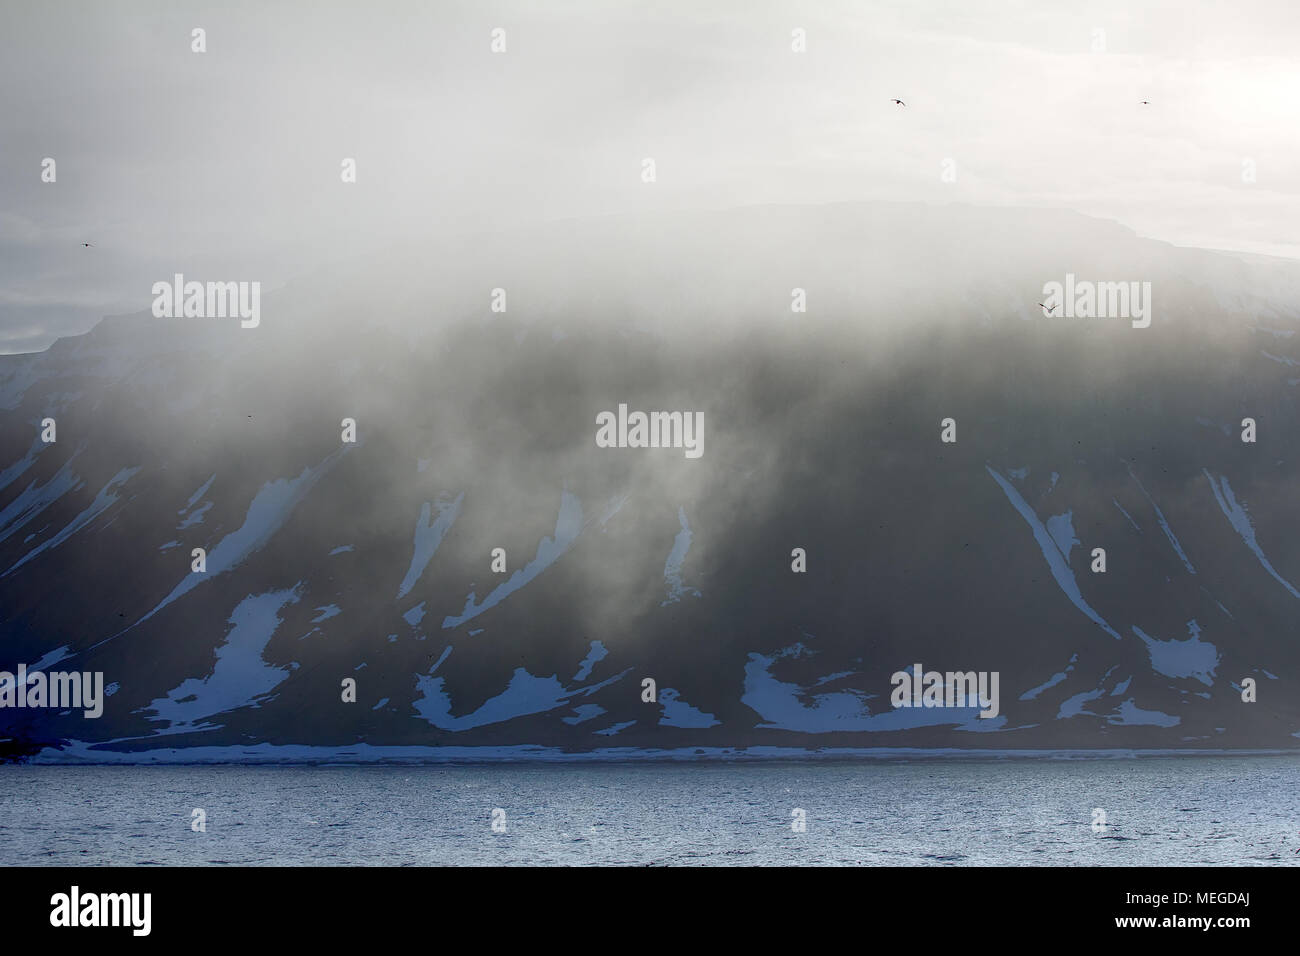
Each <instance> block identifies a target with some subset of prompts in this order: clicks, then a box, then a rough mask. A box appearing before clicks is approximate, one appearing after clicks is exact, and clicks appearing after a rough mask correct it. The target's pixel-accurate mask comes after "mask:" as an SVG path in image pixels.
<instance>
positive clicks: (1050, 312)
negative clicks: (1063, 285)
mask: <svg viewBox="0 0 1300 956" xmlns="http://www.w3.org/2000/svg"><path fill="white" fill-rule="evenodd" d="M1038 304H1039V305H1040V306H1042V308H1043V311H1044V312H1046V313H1047V314H1048V315H1051V314H1052V313H1053V312H1055V311H1056V306H1052V307H1051V308H1050V309H1049V308H1048V307H1047V306H1045V305H1043V303H1041V302H1040V303H1038Z"/></svg>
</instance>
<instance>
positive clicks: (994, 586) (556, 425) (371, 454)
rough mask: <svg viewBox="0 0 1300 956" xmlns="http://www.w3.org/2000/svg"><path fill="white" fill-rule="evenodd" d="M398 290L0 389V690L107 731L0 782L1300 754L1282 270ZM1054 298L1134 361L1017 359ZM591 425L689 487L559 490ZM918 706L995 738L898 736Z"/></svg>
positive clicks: (799, 220)
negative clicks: (800, 759) (1050, 289)
mask: <svg viewBox="0 0 1300 956" xmlns="http://www.w3.org/2000/svg"><path fill="white" fill-rule="evenodd" d="M402 255H403V256H404V257H405V258H403V259H400V260H399V259H396V258H394V259H389V260H384V261H382V262H359V263H355V264H353V266H352V267H350V268H349V269H347V270H338V271H336V272H334V273H331V274H328V275H323V276H319V277H314V278H313V279H312V280H311V281H303V282H300V283H297V284H294V285H291V286H290V287H288V288H286V289H284V290H280V291H276V292H270V291H268V292H266V293H264V296H263V302H262V323H261V326H260V327H259V328H257V329H241V328H240V327H239V323H238V320H233V319H155V318H153V317H152V316H151V315H149V314H148V313H147V312H146V313H143V314H141V315H136V316H128V317H120V318H114V319H109V320H106V321H105V322H103V323H102V324H101V325H100V326H99V327H97V328H96V329H95V330H93V331H92V332H90V333H88V334H87V335H84V336H80V337H78V338H75V339H65V340H62V341H60V342H58V343H57V344H56V345H54V346H53V347H52V348H51V349H49V350H48V351H47V352H44V353H40V354H37V355H31V356H17V357H11V358H8V359H5V360H4V361H3V364H2V365H0V375H3V376H4V378H3V379H0V407H3V409H4V411H3V415H4V429H3V438H2V444H0V469H3V470H0V607H3V609H4V613H3V649H2V651H0V655H2V656H0V666H3V667H4V668H6V669H10V670H12V669H13V668H14V667H15V666H16V665H17V664H18V663H19V662H24V663H26V664H28V665H31V664H33V663H35V662H36V661H38V660H41V659H42V658H46V659H47V660H53V659H54V658H56V657H57V654H56V653H54V652H57V651H59V650H60V649H62V651H63V653H64V655H65V656H63V657H62V659H59V660H54V662H53V663H50V664H49V665H48V666H49V668H50V669H51V670H74V669H75V670H82V671H103V673H104V681H105V683H106V684H109V685H116V686H115V687H114V688H113V693H112V695H111V696H110V697H108V698H107V700H106V703H105V708H104V715H103V717H102V718H100V719H99V720H86V719H84V718H82V717H81V716H80V712H79V711H74V712H73V713H72V714H71V715H66V716H61V715H59V714H58V713H57V712H53V711H48V710H47V711H40V710H31V709H28V710H17V709H6V710H0V727H3V736H5V737H7V738H10V741H9V742H8V743H7V744H6V745H5V746H7V748H8V749H9V751H11V752H13V753H24V752H26V753H31V752H34V751H38V750H40V749H41V748H43V747H51V746H52V747H60V746H65V747H67V749H66V751H65V753H68V754H73V753H75V754H77V755H79V756H82V757H85V756H94V755H95V754H96V753H99V754H100V755H104V754H106V753H109V752H112V753H120V752H139V751H145V750H152V749H156V748H191V747H231V748H235V749H234V750H232V751H231V753H232V754H233V755H234V756H236V757H237V756H238V753H239V748H246V747H250V746H254V745H257V744H266V743H269V744H274V745H306V746H314V747H320V748H333V749H335V750H339V751H348V750H349V748H355V747H356V745H358V744H362V743H364V744H369V745H372V746H373V747H384V746H425V747H442V746H449V745H450V746H458V747H459V746H472V747H518V746H523V745H534V746H542V747H550V748H560V749H563V750H568V751H589V750H596V749H601V748H610V747H626V748H643V749H678V748H692V749H693V748H706V749H711V748H746V747H748V748H753V747H758V746H778V747H794V748H861V747H943V748H948V747H960V748H1034V749H1036V748H1116V747H1123V748H1129V747H1132V748H1179V747H1188V748H1198V749H1199V748H1293V747H1296V746H1297V745H1298V742H1300V738H1297V736H1296V734H1297V733H1300V695H1297V683H1296V677H1297V673H1300V651H1298V650H1297V646H1298V645H1297V641H1296V638H1297V636H1298V635H1297V622H1298V621H1300V544H1297V540H1296V536H1295V534H1294V533H1293V531H1294V524H1293V522H1294V515H1295V514H1296V492H1295V489H1296V487H1297V481H1296V473H1295V459H1294V455H1293V449H1294V448H1296V447H1297V441H1298V440H1300V428H1298V426H1297V416H1296V396H1297V388H1300V385H1298V384H1297V383H1300V346H1298V345H1297V339H1296V338H1295V337H1294V336H1293V335H1292V334H1291V333H1292V331H1293V330H1294V329H1296V328H1297V321H1296V303H1297V301H1300V300H1298V299H1297V291H1296V290H1297V289H1298V288H1300V270H1297V269H1296V268H1295V267H1294V266H1292V265H1290V264H1286V263H1271V262H1268V261H1265V260H1247V259H1245V258H1243V257H1239V256H1234V255H1229V254H1217V253H1207V252H1201V251H1195V250H1183V249H1177V248H1174V247H1171V246H1168V245H1165V244H1163V243H1157V242H1152V241H1149V240H1142V239H1138V238H1137V237H1135V236H1134V235H1133V234H1131V233H1129V232H1127V231H1125V230H1122V229H1120V228H1119V227H1117V226H1114V225H1113V224H1108V223H1103V222H1098V221H1095V220H1090V219H1086V218H1083V217H1079V216H1075V215H1072V214H1063V213H1045V212H1025V211H1017V210H988V209H982V210H981V209H972V208H965V207H930V206H905V205H901V204H871V205H844V206H829V207H807V208H777V207H761V208H752V209H742V210H733V211H729V212H722V213H713V214H707V215H681V216H671V215H665V216H663V217H660V218H651V219H644V218H638V219H631V218H619V217H614V218H610V219H605V220H598V221H592V222H573V223H560V224H554V225H551V226H548V227H545V228H537V229H533V230H529V231H521V232H520V233H518V234H513V235H493V236H480V237H473V238H471V239H469V240H467V241H466V242H465V243H463V244H461V245H459V246H455V247H450V246H448V247H437V248H429V249H422V250H418V251H416V252H410V251H406V250H404V251H403V252H402ZM1067 273H1072V274H1074V275H1075V276H1077V277H1078V278H1079V279H1081V280H1095V281H1129V280H1139V281H1149V282H1151V284H1152V290H1153V291H1152V294H1153V303H1154V309H1153V321H1152V323H1151V326H1150V327H1149V328H1146V329H1135V328H1133V327H1132V325H1131V323H1130V321H1129V320H1127V319H1125V318H1097V319H1065V318H1057V317H1043V316H1042V314H1041V310H1040V309H1039V308H1038V307H1037V306H1036V305H1035V303H1036V302H1038V301H1041V300H1042V298H1043V294H1042V289H1043V284H1044V283H1046V282H1050V281H1062V280H1063V279H1064V277H1065V275H1066V274H1067ZM160 278H161V277H160ZM195 278H200V279H202V278H221V279H255V278H256V277H195ZM796 287H798V288H803V289H805V290H806V291H807V302H808V311H807V313H804V314H792V313H791V311H790V302H791V290H792V289H794V288H796ZM494 288H504V289H506V290H507V294H508V311H507V312H506V313H504V314H494V313H492V312H491V311H490V310H489V308H488V305H489V302H490V297H491V290H493V289H494ZM1058 312H1059V310H1058ZM620 403H625V404H626V405H627V406H628V407H629V409H633V410H642V411H699V412H701V413H702V414H703V434H702V441H703V455H702V457H700V458H699V459H696V460H691V459H689V458H687V457H686V456H685V455H684V454H683V451H682V450H681V449H636V448H622V449H609V448H598V447H597V445H596V442H595V435H596V416H597V415H598V413H600V412H602V411H615V410H617V408H618V406H619V404H620ZM47 416H49V417H54V418H55V419H56V420H57V428H58V432H57V435H58V440H57V442H56V443H55V444H52V445H44V444H42V443H41V442H40V440H39V431H40V429H39V423H40V421H41V420H42V419H43V418H45V417H47ZM250 416H251V417H250ZM345 417H350V418H354V419H355V420H356V422H357V436H358V441H357V442H356V443H355V444H344V443H342V442H341V441H340V432H341V428H340V422H341V420H342V419H343V418H345ZM1246 417H1250V418H1253V419H1254V420H1255V421H1256V422H1257V428H1258V440H1257V441H1256V442H1255V443H1243V442H1242V441H1241V431H1242V427H1241V421H1242V419H1243V418H1246ZM945 418H953V419H955V421H956V430H957V441H956V442H955V443H944V442H942V441H941V440H940V422H941V420H943V419H945ZM193 548H204V549H206V553H207V571H206V572H205V573H203V574H192V573H191V572H190V562H191V557H190V554H191V549H193ZM494 548H503V549H505V552H506V556H507V557H506V561H507V572H506V573H505V574H499V573H494V572H493V571H492V570H490V563H491V552H492V549H494ZM794 548H803V549H805V551H806V553H807V571H806V573H793V572H792V570H791V561H792V559H791V551H792V549H794ZM1094 548H1104V549H1105V552H1106V571H1105V573H1094V572H1093V571H1092V570H1091V569H1090V568H1091V565H1092V563H1093V557H1092V552H1093V549H1094ZM914 663H920V664H921V665H922V666H923V668H924V669H925V670H936V671H942V672H946V671H997V672H998V673H999V674H1000V701H999V705H1000V706H999V711H1000V712H999V716H998V717H996V718H991V719H988V720H981V719H978V718H976V717H975V711H974V710H973V709H961V708H958V709H947V708H943V709H939V708H935V709H924V708H922V709H899V710H895V709H894V708H892V707H891V705H890V692H891V690H892V685H891V682H890V678H891V675H892V674H893V673H894V672H895V671H900V670H904V669H906V668H909V667H911V666H912V665H913V664H914ZM348 677H351V678H354V679H355V680H356V682H357V702H356V703H347V704H345V703H343V702H341V700H340V693H341V692H340V684H341V682H342V680H343V679H344V678H348ZM647 677H649V678H653V679H654V680H655V681H656V682H657V686H658V692H659V699H658V701H657V702H656V703H645V702H643V701H642V699H641V696H642V686H641V682H642V679H643V678H647ZM1243 678H1253V679H1254V680H1255V682H1256V683H1257V685H1258V690H1257V693H1258V701H1257V702H1256V703H1243V701H1242V695H1241V691H1240V685H1241V682H1242V680H1243ZM108 741H113V743H112V744H111V746H109V747H105V748H103V749H101V750H100V751H96V750H94V749H93V748H89V749H88V748H87V747H86V746H84V743H85V742H90V743H99V744H104V743H106V742H108ZM68 742H83V743H82V744H72V745H69V744H68ZM285 752H286V753H292V751H287V750H286V751H285ZM354 752H355V751H354ZM432 755H436V754H432ZM46 756H57V755H55V754H53V753H52V752H50V751H46Z"/></svg>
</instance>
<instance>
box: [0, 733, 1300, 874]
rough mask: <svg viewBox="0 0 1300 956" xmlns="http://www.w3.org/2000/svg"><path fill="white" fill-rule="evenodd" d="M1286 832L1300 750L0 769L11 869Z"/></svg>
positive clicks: (806, 860) (1263, 857) (1072, 848)
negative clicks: (1096, 756) (203, 817)
mask: <svg viewBox="0 0 1300 956" xmlns="http://www.w3.org/2000/svg"><path fill="white" fill-rule="evenodd" d="M196 807H197V808H202V809H203V810H204V811H205V812H206V814H207V831H206V832H201V833H200V832H194V831H193V830H192V829H191V819H192V811H193V810H194V809H195V808H196ZM494 808H500V809H502V810H504V811H505V832H504V833H494V832H493V829H492V812H493V810H494ZM796 808H798V809H802V810H804V811H805V816H806V821H807V828H806V830H805V831H804V832H796V831H795V830H794V829H792V826H791V823H792V820H793V819H794V817H793V816H792V811H793V810H795V809H796ZM1094 809H1101V810H1104V811H1105V814H1106V826H1105V828H1104V829H1102V830H1099V831H1095V830H1094V829H1093V825H1092V824H1093V820H1094ZM1297 849H1300V758H1295V757H1212V758H1200V757H1195V758H1193V757H1151V758H1141V759H1123V760H1119V759H1100V760H1045V759H1005V760H986V761H975V760H945V761H939V760H921V761H912V762H887V761H874V760H873V761H863V762H854V763H848V762H834V763H832V762H826V763H818V762H789V763H749V764H746V763H729V764H641V765H610V764H603V765H564V764H559V765H515V766H362V767H358V766H315V767H210V766H209V767H197V766H195V767H49V766H40V767H36V766H6V767H0V863H3V864H6V865H9V864H126V865H135V864H316V865H320V864H357V863H360V864H400V865H430V864H468V865H485V864H583V863H615V864H629V863H630V864H715V865H731V864H746V865H749V864H893V865H898V864H907V865H925V864H960V865H982V864H1016V863H1033V864H1062V865H1073V866H1078V865H1088V864H1118V865H1171V864H1228V865H1241V864H1260V863H1264V864H1274V865H1278V864H1280V865H1300V854H1297V852H1296V851H1297Z"/></svg>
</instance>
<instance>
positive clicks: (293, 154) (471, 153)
mask: <svg viewBox="0 0 1300 956" xmlns="http://www.w3.org/2000/svg"><path fill="white" fill-rule="evenodd" d="M3 22H4V28H3V30H0V182H3V184H4V185H3V190H2V191H0V352H20V351H31V350H35V349H41V348H44V347H46V346H48V344H49V343H50V342H51V341H53V339H54V338H56V337H57V336H59V335H67V334H75V333H78V332H82V331H84V330H85V329H87V328H89V327H90V326H91V325H93V323H94V322H95V321H96V320H97V319H98V318H99V317H100V316H102V315H105V314H115V313H121V312H128V311H136V310H139V309H145V308H147V307H148V306H149V304H150V302H151V301H152V295H151V293H150V287H151V285H152V284H153V282H155V281H157V280H159V279H167V278H170V277H171V275H172V274H173V273H175V272H183V273H185V274H186V275H187V276H188V277H191V278H198V279H223V280H253V279H256V280H261V281H262V283H263V285H264V287H269V288H273V287H274V286H275V285H278V284H279V283H281V282H283V281H284V280H285V279H287V278H289V277H291V276H293V275H295V274H299V273H302V272H304V271H308V270H311V269H315V268H319V267H321V266H323V265H329V264H331V263H333V262H337V261H341V260H347V259H349V258H351V257H353V256H356V255H358V254H360V253H363V252H366V251H370V250H374V249H377V248H382V247H383V246H385V245H386V244H388V243H393V242H411V241H416V240H418V239H420V238H421V237H437V236H442V235H445V234H448V233H459V232H464V231H472V230H478V229H483V228H486V229H497V228H508V227H509V226H510V225H511V224H513V223H521V222H529V221H534V220H539V219H554V218H567V217H575V216H587V215H601V214H607V213H612V212H619V211H635V210H643V209H654V208H688V209H695V208H718V207H724V206H732V205H742V204H750V203H764V202H781V203H809V202H833V201H843V200H867V199H891V200H918V201H938V202H946V201H960V202H969V203H977V204H999V205H1041V206H1064V207H1069V208H1072V209H1076V210H1078V211H1080V212H1084V213H1088V214H1091V215H1097V216H1103V217H1107V218H1113V219H1118V220H1119V221H1121V222H1123V223H1125V224H1126V225H1128V226H1130V227H1132V228H1133V229H1135V230H1137V232H1138V233H1140V234H1142V235H1146V236H1151V237H1155V238H1159V239H1164V240H1167V241H1170V242H1173V243H1176V244H1179V245H1194V246H1204V247H1209V248H1220V249H1235V250H1242V251H1248V252H1258V253H1265V254H1270V255H1280V256H1287V257H1291V258H1300V234H1298V233H1297V230H1296V228H1295V225H1294V224H1295V223H1296V222H1297V221H1300V123H1297V121H1296V117H1297V107H1298V106H1300V62H1298V51H1300V4H1297V3H1295V2H1293V0H1276V2H1255V3H1251V2H1244V3H1234V4H1225V3H1222V2H1219V0H1199V2H1197V0H1178V2H1167V3H1152V2H1145V3H1144V2H1133V0H1120V2H1089V3H1087V4H1082V3H1052V2H1023V3H1022V2H1005V0H1004V2H997V3H994V2H972V0H960V2H938V0H900V2H896V3H895V2H888V3H886V2H870V3H868V2H832V0H826V2H819V3H816V4H810V3H807V2H798V0H796V2H753V0H690V2H687V0H652V2H646V3H641V2H636V3H634V2H629V0H609V2H603V3H596V2H589V0H581V2H568V0H548V2H545V3H541V2H518V3H490V2H489V3H482V2H465V3H448V2H438V0H432V2H422V3H398V2H392V0H389V2H385V0H376V2H373V3H366V4H356V3H352V4H347V5H344V4H327V3H319V2H313V3H310V4H309V3H307V2H305V0H298V2H261V0H259V2H255V3H226V2H223V3H221V4H215V3H212V4H206V3H188V2H172V0H168V2H165V3H164V2H162V0H152V2H120V0H115V2H113V3H94V4H91V3H86V2H75V3H69V2H61V0H54V2H50V0H45V2H40V3H22V4H18V3H11V4H7V5H6V11H5V14H4V18H3ZM195 27H202V28H204V29H205V30H206V32H207V37H206V39H207V52H206V53H202V54H199V53H193V52H191V49H190V47H191V30H192V29H193V28H195ZM496 27H500V28H502V29H504V30H505V37H506V45H507V51H506V52H505V53H503V54H494V53H492V52H491V49H490V45H491V31H492V29H493V28H496ZM796 28H802V29H803V30H805V31H806V37H807V40H806V43H807V50H806V52H804V53H796V52H793V51H792V48H791V47H792V31H793V30H795V29H796ZM1096 31H1103V33H1104V36H1101V35H1099V34H1098V33H1097V32H1096ZM1099 42H1104V52H1096V51H1095V49H1094V48H1095V47H1096V46H1097V45H1098V44H1099ZM892 97H900V98H902V99H903V100H905V101H906V103H907V106H906V108H901V107H897V106H895V105H894V104H892V103H891V102H890V100H891V98H892ZM1142 100H1149V101H1150V105H1149V106H1142V105H1141V104H1140V101H1142ZM45 157H52V158H54V159H55V161H56V163H57V176H58V178H57V182H55V183H53V184H47V183H42V182H41V163H42V160H43V159H44V158H45ZM344 157H355V158H356V160H357V166H358V181H357V183H356V184H344V183H342V182H341V181H340V162H341V161H342V159H343V158H344ZM647 157H649V158H653V159H654V160H655V164H656V172H657V182H656V183H655V184H654V185H653V186H647V185H646V184H644V183H642V181H641V171H642V160H643V159H644V158H647ZM946 160H951V165H950V166H949V167H948V168H950V169H951V168H955V171H956V180H955V182H946V181H945V180H944V178H943V176H942V173H943V171H944V169H945V161H946ZM1248 161H1249V163H1251V164H1253V168H1254V171H1255V181H1254V182H1244V181H1243V169H1244V168H1246V166H1245V164H1247V162H1248ZM82 242H90V243H92V244H93V245H92V248H90V249H86V248H84V247H83V246H82V245H81V243H82Z"/></svg>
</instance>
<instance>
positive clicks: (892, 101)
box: [889, 99, 907, 106]
mask: <svg viewBox="0 0 1300 956" xmlns="http://www.w3.org/2000/svg"><path fill="white" fill-rule="evenodd" d="M889 102H891V103H897V104H898V105H899V106H906V105H907V104H906V103H904V102H903V101H902V100H899V99H893V100H890V101H889Z"/></svg>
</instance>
